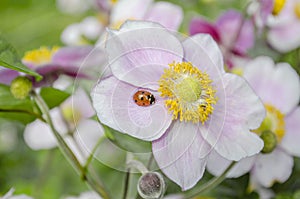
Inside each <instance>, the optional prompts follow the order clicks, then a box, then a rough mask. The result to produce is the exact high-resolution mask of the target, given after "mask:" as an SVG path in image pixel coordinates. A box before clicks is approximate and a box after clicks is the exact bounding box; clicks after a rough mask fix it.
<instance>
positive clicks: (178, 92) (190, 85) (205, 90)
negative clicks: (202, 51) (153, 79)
mask: <svg viewBox="0 0 300 199" xmlns="http://www.w3.org/2000/svg"><path fill="white" fill-rule="evenodd" d="M158 83H159V88H158V91H159V92H160V93H161V94H160V95H161V96H162V97H164V98H166V99H165V104H166V106H167V108H168V110H169V112H171V113H173V119H178V118H179V120H180V121H185V122H187V121H192V122H194V123H197V122H201V123H202V124H204V122H205V121H206V120H207V119H208V118H209V116H210V115H211V114H212V113H213V110H214V108H213V105H214V104H216V103H217V99H216V97H215V92H216V91H215V90H214V89H213V87H212V85H211V83H212V80H211V79H210V77H209V75H208V74H206V73H204V72H202V71H200V70H199V69H198V68H196V67H194V66H193V65H192V64H191V63H190V62H181V63H175V62H173V63H171V64H169V68H167V69H165V71H164V74H163V75H162V76H161V77H160V80H159V82H158Z"/></svg>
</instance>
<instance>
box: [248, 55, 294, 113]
mask: <svg viewBox="0 0 300 199" xmlns="http://www.w3.org/2000/svg"><path fill="white" fill-rule="evenodd" d="M244 77H245V78H246V79H247V81H248V82H249V84H250V85H251V86H252V88H253V89H254V90H255V92H256V94H257V95H258V96H259V97H260V98H261V99H262V101H263V102H264V103H266V104H271V105H273V106H275V107H276V108H277V109H279V110H280V111H281V112H282V113H284V114H287V113H289V112H290V111H291V110H292V109H293V108H295V107H296V106H297V104H298V102H299V99H300V80H299V76H298V75H297V73H296V71H295V70H294V69H293V68H292V67H291V66H290V65H289V64H287V63H280V64H277V66H276V67H275V64H274V62H273V60H271V58H269V57H258V58H256V59H255V60H253V61H252V62H249V64H248V65H247V66H246V67H245V69H244Z"/></svg>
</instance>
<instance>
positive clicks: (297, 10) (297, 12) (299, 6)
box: [294, 1, 300, 19]
mask: <svg viewBox="0 0 300 199" xmlns="http://www.w3.org/2000/svg"><path fill="white" fill-rule="evenodd" d="M294 12H295V15H296V16H297V17H298V18H299V19H300V1H297V2H296V3H295V5H294Z"/></svg>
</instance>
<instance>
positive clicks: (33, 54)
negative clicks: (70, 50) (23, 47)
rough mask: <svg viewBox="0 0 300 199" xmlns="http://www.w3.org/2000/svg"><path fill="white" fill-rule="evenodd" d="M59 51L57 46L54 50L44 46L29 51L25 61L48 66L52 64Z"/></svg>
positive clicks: (24, 58)
mask: <svg viewBox="0 0 300 199" xmlns="http://www.w3.org/2000/svg"><path fill="white" fill-rule="evenodd" d="M58 49H59V47H57V46H55V47H53V48H52V49H50V48H48V47H45V46H42V47H40V48H39V49H37V50H32V51H28V52H26V53H25V55H24V57H23V61H25V62H30V63H34V64H37V65H42V64H47V63H49V62H51V59H52V56H53V54H54V53H55V52H56V51H57V50H58Z"/></svg>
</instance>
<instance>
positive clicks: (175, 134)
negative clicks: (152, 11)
mask: <svg viewBox="0 0 300 199" xmlns="http://www.w3.org/2000/svg"><path fill="white" fill-rule="evenodd" d="M109 35H110V36H109V38H108V39H107V41H106V51H107V53H108V57H109V67H110V69H111V71H112V75H111V76H109V77H106V78H104V79H101V80H100V81H99V82H98V83H97V85H96V86H95V87H94V89H93V91H92V93H91V95H92V100H93V105H94V107H95V109H96V112H97V115H98V118H99V119H100V121H101V122H102V123H103V124H105V125H108V126H110V127H111V128H113V129H116V130H118V131H120V132H124V133H126V134H129V135H131V136H133V137H136V138H139V139H142V140H146V141H152V150H153V154H154V157H155V159H156V161H157V163H158V165H159V167H160V169H161V170H162V171H163V172H164V173H165V175H166V176H168V177H169V178H170V179H171V180H173V181H174V182H176V183H177V184H178V185H180V186H181V187H182V189H183V190H187V189H190V188H192V187H193V186H194V185H195V184H196V183H197V182H198V180H199V179H201V178H202V176H203V173H204V170H205V165H206V162H207V156H208V154H209V153H210V152H211V150H216V151H217V152H218V153H220V154H221V155H222V157H224V158H226V159H229V160H235V161H237V160H240V159H241V158H243V157H248V156H251V155H253V154H256V153H258V152H259V151H260V150H261V149H262V147H263V142H262V140H261V139H260V138H259V137H258V136H257V135H256V134H255V133H251V132H250V129H256V128H258V127H259V125H260V123H261V122H262V121H263V118H264V116H265V109H264V107H263V104H262V103H261V101H260V99H259V98H258V97H257V96H256V95H255V94H254V92H253V91H252V89H251V88H250V87H249V86H248V84H247V83H246V81H245V80H244V79H242V78H241V77H238V76H236V75H233V74H228V73H225V71H224V69H223V66H224V65H223V57H222V54H221V52H220V50H219V48H218V46H217V44H216V43H215V42H214V40H213V39H212V38H211V37H210V36H209V35H203V34H198V35H195V36H193V37H190V38H187V39H186V40H184V41H183V42H181V41H179V40H178V39H177V37H176V36H174V35H173V34H171V33H170V32H169V31H168V30H167V29H166V28H164V27H162V26H161V25H159V24H156V23H153V22H145V21H127V22H125V23H124V24H123V25H122V26H121V28H120V29H119V30H118V31H114V30H110V31H109Z"/></svg>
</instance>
